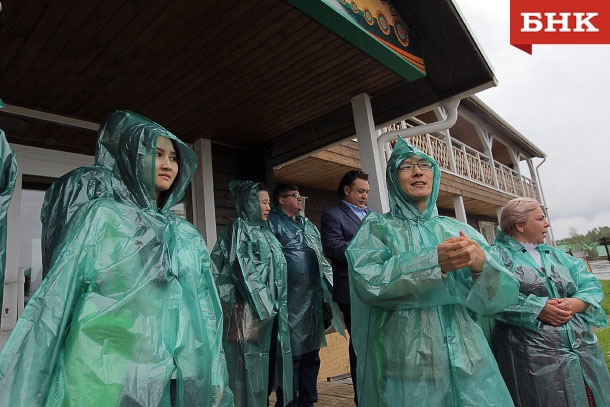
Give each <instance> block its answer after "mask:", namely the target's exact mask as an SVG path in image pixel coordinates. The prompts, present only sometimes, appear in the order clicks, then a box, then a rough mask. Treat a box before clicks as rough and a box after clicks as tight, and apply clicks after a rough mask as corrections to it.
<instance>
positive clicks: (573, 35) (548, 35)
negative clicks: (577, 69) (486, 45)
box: [510, 0, 610, 54]
mask: <svg viewBox="0 0 610 407" xmlns="http://www.w3.org/2000/svg"><path fill="white" fill-rule="evenodd" d="M510 43H511V45H513V46H515V47H517V48H519V49H520V50H522V51H525V52H527V53H528V54H531V53H532V45H533V44H610V1H609V0H510Z"/></svg>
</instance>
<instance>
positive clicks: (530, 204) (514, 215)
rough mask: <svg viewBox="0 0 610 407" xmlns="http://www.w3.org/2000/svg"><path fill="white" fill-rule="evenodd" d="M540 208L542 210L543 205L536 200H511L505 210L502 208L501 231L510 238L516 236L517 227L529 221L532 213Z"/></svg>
mask: <svg viewBox="0 0 610 407" xmlns="http://www.w3.org/2000/svg"><path fill="white" fill-rule="evenodd" d="M538 208H542V205H541V204H540V202H538V201H537V200H535V199H532V198H515V199H511V200H510V201H508V202H507V203H506V205H504V208H502V213H501V214H500V230H502V232H504V233H506V234H507V235H509V236H514V234H515V232H517V226H516V225H517V224H518V223H524V222H525V221H527V219H528V218H529V216H530V212H531V211H533V210H535V209H538ZM543 210H544V209H543Z"/></svg>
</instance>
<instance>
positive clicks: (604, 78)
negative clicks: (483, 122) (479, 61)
mask: <svg viewBox="0 0 610 407" xmlns="http://www.w3.org/2000/svg"><path fill="white" fill-rule="evenodd" d="M453 1H454V3H455V4H456V5H457V6H458V8H459V9H460V11H461V13H462V15H463V17H464V18H465V20H466V23H467V24H468V26H469V27H470V30H471V32H472V33H473V34H474V36H475V38H476V39H477V41H478V43H479V46H480V47H481V48H482V49H483V52H484V53H485V55H486V56H487V59H488V61H489V62H490V63H491V65H492V67H493V69H494V72H495V75H496V78H497V80H498V86H497V87H495V88H492V89H489V90H486V91H483V92H480V93H478V94H477V96H478V97H479V98H480V99H481V100H483V102H484V103H485V104H487V105H488V106H489V107H491V108H492V109H493V110H494V111H495V112H496V113H498V114H499V115H500V116H501V117H502V118H503V119H505V120H506V121H507V122H508V123H510V124H511V125H512V126H513V127H514V128H515V129H516V130H517V131H519V132H520V133H521V134H523V135H524V136H525V137H527V138H528V139H529V140H530V141H532V142H533V143H534V144H535V145H536V146H538V147H539V148H540V149H541V150H542V151H544V152H545V153H546V155H547V159H546V161H545V162H544V164H542V166H541V167H540V169H539V172H540V177H541V182H542V188H543V192H544V196H545V198H546V203H547V206H548V215H549V219H550V222H551V227H552V229H553V233H554V237H555V239H556V240H558V239H562V238H565V237H568V236H569V232H570V228H575V229H576V231H577V232H578V233H580V234H585V233H586V232H588V231H589V230H590V229H592V228H594V227H601V226H610V134H609V131H608V123H609V122H610V103H608V100H609V98H610V74H609V73H608V72H609V71H610V45H535V44H534V46H533V55H529V54H526V53H525V52H523V51H520V50H518V49H517V48H515V47H513V46H512V45H510V29H509V6H510V2H509V0H493V1H489V0H453ZM541 161H542V160H541V159H536V161H535V163H536V165H538V164H539V163H540V162H541Z"/></svg>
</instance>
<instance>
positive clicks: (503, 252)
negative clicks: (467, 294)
mask: <svg viewBox="0 0 610 407" xmlns="http://www.w3.org/2000/svg"><path fill="white" fill-rule="evenodd" d="M549 226H550V224H549V222H548V221H547V219H546V216H545V213H544V211H543V209H542V207H541V205H540V203H539V202H538V201H536V200H535V199H530V198H516V199H513V200H511V201H509V202H508V203H507V204H506V205H505V206H504V208H503V210H502V214H501V220H500V230H499V231H498V234H497V236H496V239H495V241H494V244H493V246H492V251H493V252H495V254H497V255H499V257H500V258H501V259H502V261H503V262H504V265H505V266H506V268H508V269H509V270H510V271H512V272H513V274H514V275H515V277H516V278H517V280H519V283H520V289H519V302H518V303H517V304H515V305H511V306H509V307H508V308H506V309H505V310H504V311H503V312H501V313H500V314H496V315H495V316H494V317H495V319H496V324H495V326H494V329H493V332H492V345H493V350H494V354H495V356H496V359H497V362H498V365H499V367H500V371H501V373H502V376H503V377H504V380H505V381H506V384H507V386H508V389H509V391H510V393H511V396H512V397H513V401H514V402H515V405H516V406H527V407H535V406H541V407H542V406H596V405H597V406H610V392H609V391H608V389H610V375H609V374H608V369H607V367H606V364H605V363H604V355H603V353H602V350H601V347H600V346H599V342H598V341H597V337H596V336H595V334H594V333H593V332H592V331H591V327H606V326H607V325H608V320H607V317H606V314H605V312H604V310H603V309H602V308H601V305H600V304H601V302H602V300H603V298H604V294H603V291H602V288H601V284H600V283H599V281H598V280H597V278H596V277H595V276H594V275H593V274H592V273H590V272H588V271H587V268H586V265H585V263H584V262H583V261H582V260H580V259H576V258H574V257H572V256H570V255H568V254H566V253H564V252H562V251H560V250H558V249H556V248H554V247H550V246H548V245H546V244H545V243H544V241H545V238H546V234H547V228H548V227H549Z"/></svg>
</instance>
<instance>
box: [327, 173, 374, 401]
mask: <svg viewBox="0 0 610 407" xmlns="http://www.w3.org/2000/svg"><path fill="white" fill-rule="evenodd" d="M337 194H338V195H339V199H340V201H339V204H338V205H337V206H334V207H332V208H330V209H329V210H327V211H326V212H324V214H323V215H322V219H321V223H322V247H323V248H324V254H325V255H326V257H328V258H329V259H330V262H331V265H332V268H333V301H335V302H336V303H337V304H338V305H339V309H341V312H343V320H344V321H345V327H346V328H347V331H348V332H349V334H350V337H351V334H352V323H351V322H352V320H351V308H350V297H349V279H348V272H347V260H346V259H345V249H346V248H347V245H348V244H349V242H350V240H351V239H352V237H353V236H354V234H355V233H356V231H357V230H358V227H359V226H360V223H361V222H362V219H364V217H365V216H366V215H367V214H368V213H369V212H370V210H369V209H368V208H367V207H366V202H367V199H368V194H369V176H368V174H366V173H364V172H362V171H360V170H351V171H348V172H347V173H346V174H345V175H344V176H343V178H341V182H340V183H339V188H338V189H337ZM349 363H350V374H351V376H352V382H353V384H354V402H355V403H356V405H358V394H357V385H356V354H355V353H354V348H353V347H352V341H351V339H350V342H349Z"/></svg>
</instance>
